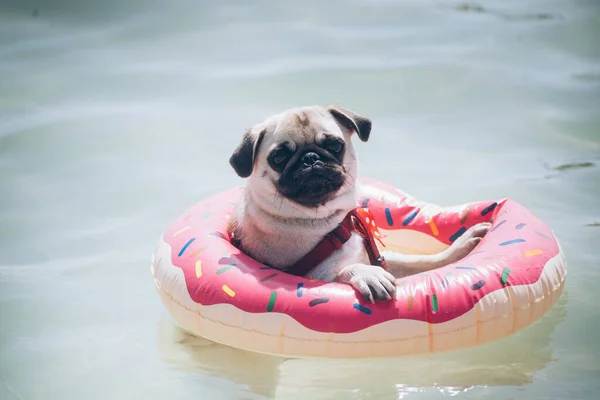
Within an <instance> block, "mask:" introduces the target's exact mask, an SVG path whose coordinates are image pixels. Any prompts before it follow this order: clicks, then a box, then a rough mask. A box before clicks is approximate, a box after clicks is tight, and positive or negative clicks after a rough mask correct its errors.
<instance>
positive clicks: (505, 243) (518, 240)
mask: <svg viewBox="0 0 600 400" xmlns="http://www.w3.org/2000/svg"><path fill="white" fill-rule="evenodd" d="M524 241H525V239H512V240H507V241H506V242H502V243H500V244H498V246H510V245H511V244H516V243H523V242H524Z"/></svg>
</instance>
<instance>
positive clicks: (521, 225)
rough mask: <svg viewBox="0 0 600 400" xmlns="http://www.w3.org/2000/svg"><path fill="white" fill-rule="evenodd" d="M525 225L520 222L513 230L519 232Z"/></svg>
mask: <svg viewBox="0 0 600 400" xmlns="http://www.w3.org/2000/svg"><path fill="white" fill-rule="evenodd" d="M525 225H527V224H526V223H523V222H521V223H520V224H518V225H517V226H515V229H516V230H518V231H520V230H521V229H523V227H524V226H525Z"/></svg>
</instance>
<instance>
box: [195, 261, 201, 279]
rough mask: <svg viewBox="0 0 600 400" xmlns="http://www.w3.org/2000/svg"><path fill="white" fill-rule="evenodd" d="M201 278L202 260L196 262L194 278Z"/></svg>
mask: <svg viewBox="0 0 600 400" xmlns="http://www.w3.org/2000/svg"><path fill="white" fill-rule="evenodd" d="M201 276H202V260H198V261H196V278H200V277H201Z"/></svg>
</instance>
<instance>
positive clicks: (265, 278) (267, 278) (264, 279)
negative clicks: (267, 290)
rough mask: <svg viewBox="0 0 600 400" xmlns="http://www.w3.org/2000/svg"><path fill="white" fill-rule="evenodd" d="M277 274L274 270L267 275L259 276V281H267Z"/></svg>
mask: <svg viewBox="0 0 600 400" xmlns="http://www.w3.org/2000/svg"><path fill="white" fill-rule="evenodd" d="M277 275H279V274H278V273H277V272H275V273H274V274H271V275H267V276H265V277H264V278H261V279H260V281H261V282H266V281H268V280H269V279H272V278H275V277H276V276H277Z"/></svg>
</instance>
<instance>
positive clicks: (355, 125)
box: [326, 104, 371, 142]
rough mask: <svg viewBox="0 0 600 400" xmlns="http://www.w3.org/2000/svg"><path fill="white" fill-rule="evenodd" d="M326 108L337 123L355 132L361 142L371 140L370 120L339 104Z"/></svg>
mask: <svg viewBox="0 0 600 400" xmlns="http://www.w3.org/2000/svg"><path fill="white" fill-rule="evenodd" d="M326 108H327V111H329V113H330V114H331V115H333V117H334V118H335V119H336V120H337V122H339V123H340V124H341V125H343V126H345V127H346V128H348V129H350V130H353V131H355V132H356V134H357V135H358V137H359V138H360V140H362V141H363V142H366V141H367V140H369V135H370V134H371V120H370V119H368V118H365V117H363V116H361V115H358V114H356V113H355V112H352V111H350V110H348V109H347V108H345V107H343V106H341V105H339V104H333V105H330V106H327V107H326Z"/></svg>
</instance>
